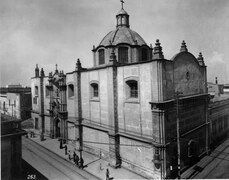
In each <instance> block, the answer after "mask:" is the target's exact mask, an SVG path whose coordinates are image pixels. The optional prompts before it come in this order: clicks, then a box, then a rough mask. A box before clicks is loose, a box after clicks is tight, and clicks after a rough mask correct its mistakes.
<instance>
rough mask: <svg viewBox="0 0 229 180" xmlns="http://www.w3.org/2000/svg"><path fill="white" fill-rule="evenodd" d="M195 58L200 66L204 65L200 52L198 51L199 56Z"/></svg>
mask: <svg viewBox="0 0 229 180" xmlns="http://www.w3.org/2000/svg"><path fill="white" fill-rule="evenodd" d="M197 60H198V62H199V65H200V66H205V64H204V58H203V55H202V53H201V52H200V53H199V57H198V58H197Z"/></svg>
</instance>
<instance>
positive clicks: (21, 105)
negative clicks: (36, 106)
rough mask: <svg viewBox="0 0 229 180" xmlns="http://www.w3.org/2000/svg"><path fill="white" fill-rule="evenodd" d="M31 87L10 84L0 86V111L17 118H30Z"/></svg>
mask: <svg viewBox="0 0 229 180" xmlns="http://www.w3.org/2000/svg"><path fill="white" fill-rule="evenodd" d="M31 109H32V104H31V88H29V87H22V86H19V85H17V86H12V85H9V86H8V87H3V88H0V112H1V113H3V114H6V115H9V116H12V117H15V118H17V119H21V120H26V119H29V118H31Z"/></svg>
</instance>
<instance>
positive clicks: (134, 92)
mask: <svg viewBox="0 0 229 180" xmlns="http://www.w3.org/2000/svg"><path fill="white" fill-rule="evenodd" d="M126 84H127V98H138V81H136V80H129V81H126Z"/></svg>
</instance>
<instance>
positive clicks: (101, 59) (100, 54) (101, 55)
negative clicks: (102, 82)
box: [99, 49, 105, 65]
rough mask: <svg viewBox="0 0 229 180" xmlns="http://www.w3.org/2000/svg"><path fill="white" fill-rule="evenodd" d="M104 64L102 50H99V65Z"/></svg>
mask: <svg viewBox="0 0 229 180" xmlns="http://www.w3.org/2000/svg"><path fill="white" fill-rule="evenodd" d="M104 63H105V56H104V49H100V50H99V65H100V64H104Z"/></svg>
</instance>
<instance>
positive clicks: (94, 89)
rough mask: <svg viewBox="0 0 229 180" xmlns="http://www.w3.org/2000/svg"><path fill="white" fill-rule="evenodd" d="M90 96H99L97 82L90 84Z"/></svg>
mask: <svg viewBox="0 0 229 180" xmlns="http://www.w3.org/2000/svg"><path fill="white" fill-rule="evenodd" d="M91 97H92V98H93V97H99V86H98V84H97V83H92V84H91Z"/></svg>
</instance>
